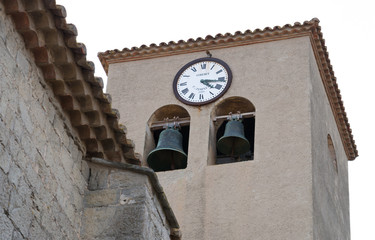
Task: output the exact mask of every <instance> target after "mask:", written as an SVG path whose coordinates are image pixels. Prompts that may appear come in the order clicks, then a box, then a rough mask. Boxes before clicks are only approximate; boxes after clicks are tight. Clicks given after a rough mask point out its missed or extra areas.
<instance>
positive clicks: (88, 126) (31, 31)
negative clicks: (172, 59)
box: [4, 0, 142, 164]
mask: <svg viewBox="0 0 375 240" xmlns="http://www.w3.org/2000/svg"><path fill="white" fill-rule="evenodd" d="M4 6H5V12H6V14H8V15H10V16H11V17H12V19H13V21H14V24H15V27H16V29H17V31H18V32H19V33H20V34H21V35H22V36H23V38H24V41H25V46H26V48H27V49H29V50H30V51H31V52H32V53H33V55H34V60H35V63H36V65H37V66H38V67H39V68H40V69H41V70H42V72H43V75H44V79H45V80H46V82H47V83H48V85H49V86H50V87H51V88H52V90H53V93H54V95H55V97H56V99H58V100H59V102H60V104H61V107H62V109H63V110H64V112H65V113H66V115H67V116H69V119H70V122H71V125H72V126H73V127H74V129H75V130H76V132H77V133H78V136H79V140H78V141H80V142H81V143H82V145H83V146H84V148H85V149H84V150H85V151H86V157H100V158H105V159H108V160H110V161H117V162H128V163H133V164H140V161H139V157H137V154H135V153H134V144H133V142H132V141H131V140H129V139H127V138H126V128H125V127H124V126H122V125H121V124H120V123H119V118H120V114H119V112H118V111H117V110H116V109H112V107H111V96H110V95H108V94H105V93H104V92H103V80H102V79H101V78H100V77H95V76H94V70H95V66H94V64H93V63H92V62H90V61H87V59H86V47H85V45H84V44H82V43H77V41H76V36H77V29H76V27H75V26H74V25H73V24H68V23H67V22H66V19H65V17H66V11H65V8H64V7H63V6H59V5H56V2H55V0H33V1H31V0H30V1H21V0H8V1H4ZM140 49H142V48H140Z"/></svg>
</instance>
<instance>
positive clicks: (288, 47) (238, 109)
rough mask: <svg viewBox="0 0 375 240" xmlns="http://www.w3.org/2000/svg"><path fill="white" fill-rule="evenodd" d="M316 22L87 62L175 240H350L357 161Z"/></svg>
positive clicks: (125, 51) (134, 50) (103, 55)
mask: <svg viewBox="0 0 375 240" xmlns="http://www.w3.org/2000/svg"><path fill="white" fill-rule="evenodd" d="M318 22H319V21H318V20H317V19H313V20H311V21H307V22H304V23H303V24H300V23H296V24H295V25H293V26H291V25H285V26H284V27H275V28H273V29H271V28H266V29H264V30H257V31H254V32H252V31H249V30H248V31H246V32H244V33H240V32H237V33H236V34H234V35H231V34H226V35H221V34H219V35H217V36H215V37H212V36H207V37H206V38H205V39H202V38H199V39H197V40H188V41H187V42H185V41H179V42H178V43H174V42H170V43H168V44H165V43H162V44H160V45H155V44H152V45H150V46H148V47H146V46H143V47H141V48H132V49H123V50H122V51H119V50H114V51H107V52H104V53H100V54H99V58H100V60H101V62H102V64H103V67H104V68H105V70H106V72H107V74H108V88H107V91H108V92H109V93H110V94H111V95H112V97H113V102H112V104H113V106H114V107H116V108H118V109H119V111H120V113H121V119H122V121H123V123H124V125H125V126H126V127H127V131H128V133H127V134H128V136H129V138H131V139H133V140H134V142H135V148H136V152H138V153H140V154H141V155H142V165H144V166H150V167H152V168H153V169H154V170H155V171H156V172H157V174H158V177H159V180H160V182H161V184H162V186H163V188H164V190H165V192H166V194H167V196H168V199H169V201H170V203H171V207H172V209H173V211H174V213H175V215H176V217H177V219H178V221H179V223H180V225H181V230H182V234H183V239H267V240H268V239H350V230H349V229H350V228H349V193H348V164H347V162H348V160H354V159H355V157H356V156H357V155H358V154H357V150H356V146H355V144H354V140H353V136H352V135H351V130H350V126H349V123H348V119H347V117H346V114H345V110H344V107H343V103H342V101H341V96H340V92H339V90H338V87H337V84H336V78H335V77H334V75H333V70H332V66H331V65H330V61H329V59H328V53H327V50H326V46H325V45H324V39H323V37H322V33H321V32H320V26H319V24H318Z"/></svg>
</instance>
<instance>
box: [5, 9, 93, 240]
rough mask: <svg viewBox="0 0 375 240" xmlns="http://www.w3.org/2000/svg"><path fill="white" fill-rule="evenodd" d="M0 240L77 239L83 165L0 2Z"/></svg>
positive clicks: (61, 116)
mask: <svg viewBox="0 0 375 240" xmlns="http://www.w3.org/2000/svg"><path fill="white" fill-rule="evenodd" d="M0 56H1V57H0V239H77V238H78V237H79V230H80V226H81V213H82V207H83V205H82V204H83V195H84V192H85V189H86V186H87V182H86V180H85V176H84V175H85V174H83V173H85V172H86V173H87V172H88V171H87V164H86V163H85V162H82V160H81V159H82V154H83V153H82V150H81V149H80V148H81V147H80V143H79V141H78V140H77V139H78V138H76V136H75V133H74V131H72V127H71V126H69V121H67V120H66V118H65V116H64V114H63V113H62V110H61V109H60V105H59V104H58V102H57V101H56V99H54V96H53V93H52V91H51V90H50V88H49V86H47V85H46V83H45V81H44V79H43V77H42V74H41V72H40V71H39V69H38V68H37V67H36V65H35V64H34V62H33V56H32V54H31V53H30V52H28V51H27V50H26V49H25V47H24V41H23V39H22V37H21V36H20V35H19V34H18V33H17V32H16V31H15V30H14V25H13V23H12V21H11V20H10V19H9V18H8V16H6V15H5V13H4V6H3V5H2V3H1V2H0Z"/></svg>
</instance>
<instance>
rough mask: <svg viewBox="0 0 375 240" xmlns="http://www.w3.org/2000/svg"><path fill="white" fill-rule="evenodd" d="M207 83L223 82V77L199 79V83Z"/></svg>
mask: <svg viewBox="0 0 375 240" xmlns="http://www.w3.org/2000/svg"><path fill="white" fill-rule="evenodd" d="M204 82H205V83H209V82H225V79H201V83H204Z"/></svg>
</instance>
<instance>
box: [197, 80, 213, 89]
mask: <svg viewBox="0 0 375 240" xmlns="http://www.w3.org/2000/svg"><path fill="white" fill-rule="evenodd" d="M200 82H201V83H202V84H203V85H206V86H207V87H210V88H213V87H214V86H212V85H211V84H209V83H208V82H210V79H201V80H200Z"/></svg>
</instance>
